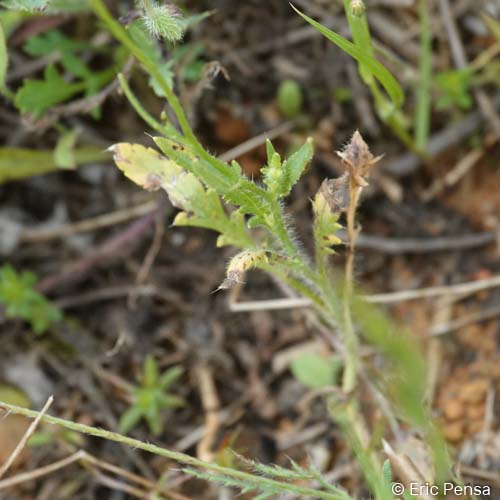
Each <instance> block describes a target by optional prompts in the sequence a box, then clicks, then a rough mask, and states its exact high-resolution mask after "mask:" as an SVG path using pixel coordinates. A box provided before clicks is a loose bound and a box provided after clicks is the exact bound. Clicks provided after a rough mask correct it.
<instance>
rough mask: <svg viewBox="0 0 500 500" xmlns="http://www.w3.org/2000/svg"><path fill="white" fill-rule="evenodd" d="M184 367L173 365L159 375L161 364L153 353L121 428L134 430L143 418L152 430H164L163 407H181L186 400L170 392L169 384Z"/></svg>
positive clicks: (126, 430)
mask: <svg viewBox="0 0 500 500" xmlns="http://www.w3.org/2000/svg"><path fill="white" fill-rule="evenodd" d="M182 373H183V369H182V368H181V367H179V366H173V367H172V368H169V369H168V370H167V371H166V372H164V373H162V374H161V375H160V372H159V370H158V365H157V363H156V361H155V359H154V358H153V356H150V355H149V356H147V357H146V360H145V361H144V371H143V374H142V380H141V385H140V386H138V387H135V388H134V391H133V392H134V403H133V405H132V406H131V407H130V408H129V409H128V410H127V411H126V412H125V413H124V414H123V415H122V416H121V419H120V430H121V432H123V433H126V432H128V431H129V430H130V429H133V428H134V427H135V426H136V425H137V424H138V423H139V421H140V420H141V419H144V420H145V421H146V422H147V424H148V426H149V429H150V431H151V432H152V433H153V434H154V435H155V436H159V435H160V434H161V433H162V432H163V418H162V410H164V409H166V408H179V407H181V406H184V405H185V402H184V400H183V399H182V398H181V397H179V396H175V395H173V394H169V393H168V389H169V388H170V386H171V385H172V384H173V383H174V382H175V381H176V380H177V379H178V378H179V377H180V376H181V375H182Z"/></svg>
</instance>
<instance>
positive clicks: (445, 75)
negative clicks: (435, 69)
mask: <svg viewBox="0 0 500 500" xmlns="http://www.w3.org/2000/svg"><path fill="white" fill-rule="evenodd" d="M472 77H473V71H472V70H471V69H469V68H464V69H457V70H451V71H443V72H441V73H439V74H438V75H437V76H436V80H435V82H436V86H437V88H438V90H439V97H438V98H437V101H436V107H437V109H441V110H443V109H450V108H455V107H458V108H460V109H469V108H470V107H471V106H472V96H471V94H470V87H471V84H472Z"/></svg>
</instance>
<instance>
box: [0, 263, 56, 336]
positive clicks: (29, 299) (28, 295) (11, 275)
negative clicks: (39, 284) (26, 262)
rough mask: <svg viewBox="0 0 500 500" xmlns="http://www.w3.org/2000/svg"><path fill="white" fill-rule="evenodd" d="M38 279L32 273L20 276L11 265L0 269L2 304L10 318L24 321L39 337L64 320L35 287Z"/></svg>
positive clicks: (0, 296) (0, 301) (0, 297)
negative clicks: (57, 322)
mask: <svg viewBox="0 0 500 500" xmlns="http://www.w3.org/2000/svg"><path fill="white" fill-rule="evenodd" d="M36 281H37V277H36V275H35V274H33V273H31V272H27V271H25V272H23V273H22V274H18V273H17V272H16V271H15V269H14V268H13V267H12V266H10V265H5V266H3V267H2V268H1V269H0V304H3V305H4V306H5V314H6V316H7V317H8V318H18V319H23V320H25V321H27V322H28V323H30V325H31V328H33V331H34V332H35V333H36V334H37V335H39V334H42V333H44V332H46V331H47V330H48V329H49V327H50V326H51V325H52V324H53V323H55V322H56V321H60V320H61V319H62V314H61V311H59V309H57V307H55V306H54V305H53V304H51V303H50V302H49V301H48V300H47V299H46V298H45V297H44V296H43V295H41V294H40V293H38V292H37V291H36V290H35V288H34V286H35V284H36Z"/></svg>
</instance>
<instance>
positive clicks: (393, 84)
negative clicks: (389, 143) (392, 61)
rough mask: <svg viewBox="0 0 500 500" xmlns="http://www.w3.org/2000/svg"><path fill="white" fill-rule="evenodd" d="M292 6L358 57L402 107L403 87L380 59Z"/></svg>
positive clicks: (334, 41)
mask: <svg viewBox="0 0 500 500" xmlns="http://www.w3.org/2000/svg"><path fill="white" fill-rule="evenodd" d="M292 8H293V9H294V10H295V12H297V14H299V15H300V16H301V17H302V18H303V19H305V20H306V21H307V22H308V23H309V24H311V25H312V26H314V27H315V28H316V29H317V30H318V31H319V32H320V33H321V34H322V35H323V36H325V37H326V38H328V40H330V41H331V42H332V43H334V44H335V45H337V46H338V47H339V48H341V49H342V50H343V51H344V52H346V53H347V54H349V55H350V56H351V57H352V58H353V59H356V61H358V62H359V63H361V64H362V65H363V66H365V67H366V68H367V70H369V71H370V72H371V73H372V74H373V76H374V77H375V78H376V79H377V80H378V81H379V82H380V83H381V84H382V86H383V87H384V89H385V90H386V91H387V93H388V94H389V97H390V98H391V100H392V101H393V102H394V104H395V105H396V106H397V107H400V106H401V105H402V104H403V101H404V92H403V89H402V88H401V86H400V85H399V83H398V82H397V80H396V79H395V78H394V76H392V74H391V73H390V72H389V71H388V70H387V69H386V68H385V67H384V66H383V65H382V64H381V63H380V62H379V61H377V59H375V58H374V57H373V56H372V55H370V54H367V53H365V52H363V51H362V50H361V49H359V48H358V47H357V46H356V45H354V44H353V43H352V42H350V41H349V40H347V39H346V38H344V37H342V36H340V35H338V34H337V33H335V32H334V31H332V30H329V29H328V28H326V27H325V26H323V25H322V24H320V23H318V22H317V21H315V20H314V19H311V18H310V17H309V16H306V15H305V14H303V13H302V12H301V11H300V10H298V9H297V8H296V7H294V6H293V5H292Z"/></svg>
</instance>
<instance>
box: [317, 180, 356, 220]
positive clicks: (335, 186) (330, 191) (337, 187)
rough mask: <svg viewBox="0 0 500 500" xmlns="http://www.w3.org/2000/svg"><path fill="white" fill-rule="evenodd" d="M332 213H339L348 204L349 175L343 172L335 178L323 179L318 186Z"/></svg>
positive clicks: (345, 208) (344, 209)
mask: <svg viewBox="0 0 500 500" xmlns="http://www.w3.org/2000/svg"><path fill="white" fill-rule="evenodd" d="M320 193H321V194H322V195H323V197H324V198H325V200H326V202H327V203H328V206H329V207H330V210H331V211H332V213H334V214H336V213H341V212H345V211H346V210H347V207H348V206H349V175H348V174H347V172H345V173H344V174H343V175H342V176H340V177H337V178H336V179H325V180H324V181H323V183H322V184H321V187H320Z"/></svg>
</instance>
